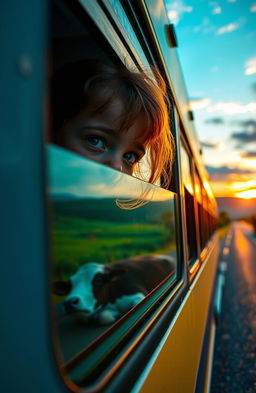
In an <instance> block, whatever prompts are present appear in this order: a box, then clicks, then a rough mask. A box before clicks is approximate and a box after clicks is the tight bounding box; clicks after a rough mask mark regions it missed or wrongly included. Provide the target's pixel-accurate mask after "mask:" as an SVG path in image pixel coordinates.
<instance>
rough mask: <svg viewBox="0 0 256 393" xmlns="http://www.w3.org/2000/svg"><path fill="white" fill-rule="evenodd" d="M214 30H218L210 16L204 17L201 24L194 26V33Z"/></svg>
mask: <svg viewBox="0 0 256 393" xmlns="http://www.w3.org/2000/svg"><path fill="white" fill-rule="evenodd" d="M214 30H216V26H215V25H213V24H212V22H211V21H210V19H209V18H204V19H203V21H202V23H201V24H200V25H197V26H195V27H194V28H193V31H194V33H198V32H202V33H204V34H205V33H210V32H212V31H214Z"/></svg>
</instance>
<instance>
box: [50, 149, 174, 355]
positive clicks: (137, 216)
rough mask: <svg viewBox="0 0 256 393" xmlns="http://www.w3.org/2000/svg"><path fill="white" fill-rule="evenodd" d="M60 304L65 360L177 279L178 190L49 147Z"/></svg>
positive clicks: (55, 276) (56, 292)
mask: <svg viewBox="0 0 256 393" xmlns="http://www.w3.org/2000/svg"><path fill="white" fill-rule="evenodd" d="M48 177H49V180H48V182H49V197H50V213H51V215H52V217H51V223H52V225H51V248H52V281H53V290H52V292H53V295H52V298H53V304H54V310H55V315H56V325H57V335H58V340H59V344H60V352H61V358H62V362H63V363H67V362H68V361H69V360H70V359H72V358H73V357H74V356H76V355H77V354H78V353H79V352H81V351H82V350H83V349H84V348H86V347H88V345H90V344H91V343H92V342H93V341H95V339H97V338H98V337H99V336H100V335H101V334H102V333H103V332H105V331H106V330H107V329H108V328H109V327H112V326H113V324H114V323H115V322H117V321H118V320H119V319H120V317H122V316H123V315H125V314H126V313H127V312H129V311H130V310H131V309H133V308H134V307H135V306H136V305H137V304H138V303H140V302H141V301H143V299H145V298H146V297H147V295H148V294H149V293H151V292H152V291H153V290H154V289H155V288H156V287H157V286H158V285H159V284H160V283H161V282H162V281H163V280H166V278H169V279H174V278H175V273H176V249H175V247H176V246H175V228H174V194H173V193H172V192H170V191H167V190H164V189H161V188H160V187H158V186H154V185H150V184H148V183H145V182H143V181H141V180H139V179H136V178H134V177H132V176H129V175H126V174H122V173H120V172H118V171H115V170H113V169H110V168H108V167H105V166H103V165H100V164H98V163H95V162H93V161H90V160H88V159H85V158H81V157H79V156H77V155H75V154H73V153H70V152H68V151H66V150H64V149H62V148H57V147H55V146H50V147H49V148H48Z"/></svg>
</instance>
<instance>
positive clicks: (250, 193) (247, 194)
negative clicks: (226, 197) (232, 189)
mask: <svg viewBox="0 0 256 393" xmlns="http://www.w3.org/2000/svg"><path fill="white" fill-rule="evenodd" d="M235 196H236V197H237V198H243V199H251V198H256V189H255V190H247V191H243V192H238V193H236V194H235Z"/></svg>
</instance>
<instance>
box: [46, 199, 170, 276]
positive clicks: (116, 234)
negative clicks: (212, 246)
mask: <svg viewBox="0 0 256 393" xmlns="http://www.w3.org/2000/svg"><path fill="white" fill-rule="evenodd" d="M68 203H69V204H70V206H69V207H68ZM79 203H80V204H81V202H79ZM112 203H113V201H112ZM71 204H72V206H71ZM56 205H57V208H56V209H54V210H53V215H52V241H51V244H52V257H53V278H54V279H55V280H56V279H65V278H67V277H69V276H70V275H71V274H72V273H74V271H75V270H76V269H77V268H78V267H79V266H81V265H83V264H84V263H86V262H100V263H103V264H104V263H109V262H112V261H116V260H119V259H123V258H127V257H131V256H135V255H142V254H148V253H168V252H170V251H171V250H172V249H174V247H175V239H174V232H173V231H172V226H170V224H171V221H170V220H171V217H170V213H169V212H164V211H163V212H161V215H160V217H159V218H158V219H156V214H155V210H154V211H152V214H151V215H150V214H149V208H148V207H142V208H139V209H137V210H138V213H137V219H136V212H135V213H134V211H133V212H132V220H131V222H129V220H128V215H127V219H126V220H123V217H122V222H118V221H116V219H117V218H116V214H115V220H111V221H110V220H109V218H110V217H109V211H108V214H105V215H104V214H103V215H102V216H101V219H99V218H100V217H96V215H98V216H99V214H94V219H92V217H90V219H86V218H83V216H84V215H86V214H85V213H86V212H85V210H86V209H85V207H86V206H87V207H88V204H84V208H83V209H82V211H83V214H80V217H79V214H78V211H77V210H76V209H75V208H74V202H65V203H63V204H62V206H60V204H57V203H56V204H55V206H56ZM101 207H102V206H101ZM105 207H106V206H105ZM80 208H81V206H80ZM118 209H119V208H118ZM143 209H144V210H145V209H147V214H146V215H145V214H144V215H143V214H142V213H143V212H142V211H141V210H143ZM119 210H120V209H119ZM139 210H140V212H139ZM90 213H91V211H90ZM126 214H127V212H126ZM88 215H89V214H88ZM81 216H82V217H81ZM102 217H104V218H102ZM140 217H141V218H140ZM106 219H107V220H106ZM168 224H169V225H168Z"/></svg>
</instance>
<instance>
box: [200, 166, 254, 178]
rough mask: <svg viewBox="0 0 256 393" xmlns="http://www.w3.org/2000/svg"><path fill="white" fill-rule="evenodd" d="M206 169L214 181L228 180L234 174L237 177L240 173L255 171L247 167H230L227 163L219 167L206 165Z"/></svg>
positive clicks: (246, 173) (247, 173) (248, 173)
mask: <svg viewBox="0 0 256 393" xmlns="http://www.w3.org/2000/svg"><path fill="white" fill-rule="evenodd" d="M206 169H207V171H208V173H209V175H210V178H211V180H212V181H228V180H231V179H232V178H233V177H234V175H235V177H237V176H239V175H246V176H248V175H251V174H254V173H255V171H254V170H251V169H247V168H245V169H244V168H238V167H229V166H227V165H222V166H219V167H214V166H209V165H207V166H206Z"/></svg>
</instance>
